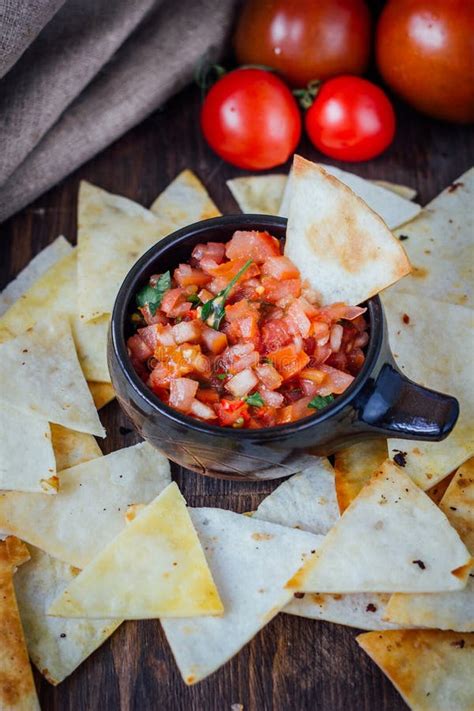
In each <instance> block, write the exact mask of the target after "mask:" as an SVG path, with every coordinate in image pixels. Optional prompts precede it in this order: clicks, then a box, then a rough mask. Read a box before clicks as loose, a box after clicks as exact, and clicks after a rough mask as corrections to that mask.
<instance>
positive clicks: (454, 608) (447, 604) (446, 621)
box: [385, 459, 474, 632]
mask: <svg viewBox="0 0 474 711" xmlns="http://www.w3.org/2000/svg"><path fill="white" fill-rule="evenodd" d="M440 508H441V510H442V511H444V513H445V514H446V517H447V518H448V519H449V521H450V523H451V525H452V526H454V528H455V529H456V530H457V532H458V533H459V536H460V537H461V539H462V541H463V542H464V544H465V545H466V547H467V549H468V550H469V552H470V553H471V555H472V556H473V557H474V459H471V460H469V462H466V464H464V466H462V467H461V468H460V469H458V471H457V472H456V474H455V476H454V478H453V480H452V481H451V484H450V485H449V487H448V488H447V490H446V493H445V495H444V497H443V499H442V501H441V504H440ZM385 615H386V618H387V619H388V620H393V621H395V622H401V623H402V624H404V625H405V626H410V627H436V628H438V629H442V630H455V631H457V632H474V569H472V570H471V572H470V574H469V578H468V581H467V585H466V587H465V588H464V590H458V591H456V592H452V593H435V594H431V595H428V594H425V595H402V594H398V595H392V597H391V598H390V602H389V604H388V606H387V609H386V611H385Z"/></svg>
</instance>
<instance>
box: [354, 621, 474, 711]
mask: <svg viewBox="0 0 474 711" xmlns="http://www.w3.org/2000/svg"><path fill="white" fill-rule="evenodd" d="M356 639H357V642H358V643H359V645H360V646H361V647H362V649H363V650H364V652H366V653H367V654H368V655H369V657H370V658H371V659H372V660H373V661H374V662H375V663H376V664H377V666H378V667H379V668H380V669H381V670H382V671H383V673H384V674H386V676H388V678H389V679H390V681H391V682H392V684H393V685H394V686H395V688H396V689H397V691H398V692H399V693H400V694H401V695H402V697H403V698H404V700H405V701H406V703H407V704H408V706H409V707H410V709H412V711H472V709H473V704H474V674H473V673H472V670H473V669H474V634H473V633H471V634H459V633H456V632H440V631H438V630H403V631H400V632H397V631H395V630H392V631H388V632H368V633H367V634H361V635H359V636H358V637H357V638H356Z"/></svg>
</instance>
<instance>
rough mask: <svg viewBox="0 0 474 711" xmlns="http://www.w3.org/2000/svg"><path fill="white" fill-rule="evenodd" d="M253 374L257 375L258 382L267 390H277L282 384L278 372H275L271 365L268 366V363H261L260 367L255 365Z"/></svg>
mask: <svg viewBox="0 0 474 711" xmlns="http://www.w3.org/2000/svg"><path fill="white" fill-rule="evenodd" d="M255 372H256V373H257V376H258V379H259V380H260V382H261V383H263V385H264V386H265V388H267V389H268V390H277V389H278V388H279V387H280V385H281V384H282V382H283V379H282V377H281V375H280V373H279V372H278V370H276V368H274V367H273V365H270V364H269V363H262V365H257V367H256V368H255Z"/></svg>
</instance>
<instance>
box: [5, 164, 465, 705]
mask: <svg viewBox="0 0 474 711" xmlns="http://www.w3.org/2000/svg"><path fill="white" fill-rule="evenodd" d="M328 169H329V170H328V171H326V170H324V169H322V168H321V167H320V166H317V165H315V164H312V163H309V162H308V161H305V160H303V159H302V158H299V157H295V162H294V167H293V170H292V173H291V177H290V179H289V180H287V178H286V176H281V175H272V176H258V177H251V178H239V179H237V180H235V181H230V185H229V187H230V188H231V190H232V193H233V195H234V197H235V198H236V200H237V202H238V203H239V205H240V206H241V207H242V209H243V210H244V211H250V212H254V213H268V214H272V213H273V214H278V213H279V214H287V215H288V220H289V222H288V232H287V242H286V248H285V251H286V254H288V255H289V256H290V257H291V258H292V259H293V261H294V262H295V263H296V264H297V266H298V267H299V269H300V271H301V272H302V274H303V276H304V278H306V279H307V281H308V282H309V283H310V284H311V286H312V287H313V288H314V289H316V290H317V291H318V292H319V293H320V295H321V300H322V301H323V302H333V301H338V300H339V301H340V300H346V301H348V302H349V303H353V304H355V303H360V302H363V301H364V300H366V299H367V298H369V297H370V296H372V295H373V294H376V293H378V292H380V291H381V290H384V295H383V301H384V305H385V308H386V311H387V316H388V321H389V330H390V340H391V344H392V349H393V351H394V354H395V357H396V359H397V361H398V363H399V366H400V367H401V368H402V369H403V370H404V372H406V374H407V375H408V376H409V377H412V378H413V379H415V380H418V381H419V382H421V383H422V384H424V385H427V386H429V387H432V388H435V389H439V390H445V391H446V392H449V393H452V394H454V395H456V396H457V397H458V399H459V401H460V404H461V417H460V419H459V422H458V424H457V425H456V427H455V429H454V431H453V433H452V434H451V435H450V436H449V437H448V438H447V440H445V441H444V442H441V443H436V444H426V443H421V444H420V443H412V442H404V441H400V440H390V441H389V442H388V444H387V443H386V442H376V443H372V442H370V443H364V444H360V445H356V446H353V447H350V448H348V449H346V450H343V451H341V452H338V453H337V455H336V457H335V461H334V467H333V466H332V465H331V463H330V462H329V461H328V460H327V459H326V458H319V457H313V456H303V457H300V459H299V460H298V463H297V466H296V465H295V472H296V473H295V474H294V476H292V477H291V478H290V479H288V480H286V481H285V482H283V483H282V484H280V485H279V486H278V487H276V488H275V490H274V492H273V493H272V494H271V495H270V496H268V497H267V498H266V499H264V500H263V501H262V502H261V504H260V506H259V507H258V509H257V511H255V512H253V513H252V514H251V515H242V514H237V513H233V512H231V511H227V510H223V509H217V508H199V509H188V508H187V507H186V503H185V501H184V499H183V497H182V496H181V494H180V492H179V490H178V487H177V486H176V484H174V483H171V479H170V469H169V463H168V462H167V460H166V459H165V458H164V457H163V456H162V455H161V454H159V453H158V452H157V451H155V450H154V449H153V448H151V447H150V446H149V445H148V444H146V443H141V444H138V445H135V446H133V447H129V448H127V449H122V450H119V451H116V452H113V453H111V454H108V455H106V456H102V453H101V450H100V448H99V447H98V444H97V442H96V440H95V438H94V435H97V436H101V437H102V436H104V434H105V433H104V430H103V428H102V426H101V424H100V421H99V419H98V416H97V409H100V407H102V406H103V405H105V404H106V403H107V402H108V401H110V400H111V399H112V398H113V391H112V388H111V385H110V381H109V375H108V371H107V366H106V360H105V340H106V332H107V327H108V322H109V319H110V314H111V310H112V306H113V302H114V298H115V295H116V293H117V290H118V288H119V286H120V283H121V281H122V280H123V278H124V276H125V274H126V273H127V271H128V269H129V268H130V267H131V266H132V264H133V263H134V262H135V261H136V259H137V258H138V257H139V256H140V255H141V254H142V253H143V252H144V251H145V250H146V249H147V248H148V247H149V246H151V245H152V244H154V243H155V242H156V241H157V240H158V239H160V238H161V237H163V236H164V235H166V234H168V233H169V232H171V231H173V230H174V229H177V228H179V227H181V226H183V225H185V224H188V223H191V222H195V221H197V220H199V219H205V218H207V217H212V216H217V215H219V214H220V213H219V211H218V210H217V208H216V207H215V205H214V204H213V203H212V201H211V200H210V198H209V195H208V194H207V192H206V190H205V188H204V187H203V186H202V185H201V183H200V182H199V181H198V180H197V178H196V177H195V176H194V175H193V174H192V173H190V171H184V172H183V173H181V174H180V175H179V176H178V177H177V178H176V180H175V181H173V182H172V183H171V185H170V186H169V187H168V188H167V189H166V190H165V191H164V192H163V193H162V194H161V195H160V196H159V197H158V198H157V200H155V202H154V203H153V205H152V207H151V210H150V211H149V210H146V209H145V208H143V207H142V206H140V205H137V204H136V203H133V202H132V201H130V200H127V199H125V198H123V197H119V196H115V195H111V194H109V193H107V192H105V191H103V190H101V189H99V188H96V187H94V186H92V185H89V184H87V183H83V184H82V185H81V189H80V194H79V204H78V218H79V219H78V222H79V229H78V246H77V247H76V248H73V247H71V246H70V244H69V243H68V242H67V241H66V240H65V239H64V238H63V237H60V238H58V239H57V240H56V241H55V242H53V243H52V244H51V245H50V246H49V247H48V248H47V249H45V250H44V251H43V252H41V253H40V255H38V256H37V257H35V259H34V260H33V261H32V262H31V263H30V265H29V266H28V267H27V268H26V269H25V270H24V271H23V272H22V273H21V274H20V275H19V276H18V277H17V279H15V281H13V282H12V283H11V284H10V285H9V286H8V287H7V288H6V289H5V290H4V292H3V294H1V295H0V314H1V315H0V402H1V410H0V489H2V490H3V492H2V493H1V494H0V532H2V533H3V534H4V536H6V538H5V540H4V541H2V542H0V587H1V591H0V593H1V594H0V600H1V601H2V605H3V607H2V611H1V614H0V642H1V644H0V706H1V707H2V708H6V709H30V708H31V709H37V708H38V701H37V698H36V692H35V688H34V682H33V677H32V674H31V670H30V667H29V662H28V655H29V657H30V659H31V660H32V661H33V663H34V664H35V666H36V667H37V668H38V670H39V671H40V672H41V673H42V674H43V675H44V676H45V677H46V678H47V679H48V680H49V681H50V682H51V683H53V684H58V683H59V682H61V681H62V680H63V679H64V678H66V677H67V676H68V675H69V674H71V673H72V672H73V671H74V669H76V667H77V666H78V665H79V664H81V662H82V661H83V660H84V659H86V658H87V657H88V656H89V655H90V654H91V653H92V652H93V651H94V650H95V649H96V648H97V647H98V646H99V645H100V644H102V643H103V642H104V640H106V639H107V638H108V637H109V636H110V635H111V634H112V633H113V632H114V630H115V629H116V628H117V627H118V626H119V625H120V624H121V623H122V621H123V620H126V619H155V620H156V619H160V620H161V624H162V626H163V629H164V631H165V634H166V637H167V639H168V642H169V645H170V648H171V651H172V652H173V655H174V657H175V660H176V663H177V665H178V667H179V669H180V672H181V674H182V676H183V679H184V681H185V682H186V683H187V684H193V683H196V682H198V681H200V680H202V679H204V678H206V677H207V676H208V675H209V674H211V673H212V672H214V671H215V670H217V669H218V668H219V667H220V666H222V665H223V664H224V663H225V662H226V661H228V660H229V659H231V658H232V657H233V656H234V655H235V654H236V653H237V652H238V651H239V650H240V649H241V648H242V647H243V646H244V645H245V644H246V643H247V642H249V641H250V640H251V639H252V638H253V637H254V636H255V635H256V634H257V633H258V631H259V630H260V629H262V627H264V626H265V625H266V624H267V623H268V622H269V621H270V620H271V619H272V618H273V617H274V616H275V615H276V614H278V613H279V612H281V611H282V612H285V613H287V614H292V615H299V616H303V617H307V618H313V619H319V620H327V621H330V622H334V623H338V624H343V625H348V626H352V627H357V628H359V629H364V630H368V633H366V634H362V635H360V636H359V637H358V638H357V641H358V643H359V644H360V646H361V647H362V649H364V650H365V651H366V652H367V654H369V655H370V656H371V657H372V658H373V659H374V661H375V662H376V664H378V665H379V666H380V668H381V669H382V670H383V671H384V672H385V673H386V674H387V675H388V676H389V678H390V679H391V680H392V682H393V683H394V684H395V686H396V687H397V689H398V690H399V691H400V693H401V694H402V696H403V697H404V698H405V700H406V701H407V703H408V705H409V706H410V707H411V708H412V709H417V710H421V709H443V711H451V710H452V711H467V710H468V709H471V711H472V708H473V706H474V680H473V676H474V675H473V674H472V669H473V666H474V577H473V576H474V572H473V568H472V567H471V566H472V565H473V558H472V556H474V540H473V526H474V483H473V482H474V459H469V458H470V457H472V455H473V454H474V451H473V436H472V430H471V429H470V428H471V422H472V416H473V407H474V392H473V391H474V383H473V374H472V372H471V370H470V369H469V367H468V364H467V361H468V359H467V357H466V348H465V345H466V338H467V337H468V335H467V334H468V333H471V334H472V331H470V329H471V328H472V320H471V319H472V312H471V310H470V307H471V306H472V303H471V301H470V291H469V289H470V281H469V279H468V276H467V269H468V265H469V264H470V261H469V254H468V249H469V237H470V235H471V234H472V224H470V223H469V215H470V199H471V192H472V183H473V172H472V171H470V172H468V173H467V174H466V175H464V176H462V177H461V178H460V179H459V181H457V182H456V183H454V184H453V185H452V186H450V188H448V189H447V190H446V191H445V192H444V193H443V194H442V195H440V196H439V197H438V198H436V199H435V200H434V201H433V202H432V203H431V204H430V205H429V206H428V207H427V208H425V209H423V210H421V208H420V207H419V206H418V205H416V204H415V203H413V202H412V201H411V199H412V198H413V197H414V193H413V191H411V190H410V189H409V188H405V187H403V186H395V185H392V184H389V183H382V182H380V181H379V182H377V183H375V182H374V183H370V182H368V181H365V180H362V179H361V178H358V177H357V176H354V175H352V174H349V173H344V172H342V171H338V170H336V169H334V168H329V167H328ZM341 181H342V182H341ZM406 223H407V224H406ZM389 228H390V229H389ZM391 230H395V232H394V233H392V231H391ZM405 249H406V251H407V252H408V255H409V257H410V259H411V260H412V262H413V268H411V266H410V262H409V260H408V258H407V255H406V253H405ZM471 263H472V262H471ZM103 274H107V279H103ZM402 277H404V278H403V279H402ZM395 283H396V285H395ZM392 285H393V286H392ZM427 354H429V357H427ZM87 386H88V387H87ZM94 402H95V407H94ZM398 455H399V456H398ZM296 470H297V471H296ZM137 580H139V581H140V583H139V584H137V583H136V581H137Z"/></svg>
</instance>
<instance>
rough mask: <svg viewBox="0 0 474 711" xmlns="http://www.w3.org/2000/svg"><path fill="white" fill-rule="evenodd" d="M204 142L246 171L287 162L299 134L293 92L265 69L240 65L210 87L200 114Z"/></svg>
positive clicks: (298, 118)
mask: <svg viewBox="0 0 474 711" xmlns="http://www.w3.org/2000/svg"><path fill="white" fill-rule="evenodd" d="M201 126H202V130H203V133H204V137H205V139H206V141H207V142H208V143H209V145H210V146H211V148H212V149H213V150H214V151H215V152H216V153H217V155H219V156H220V157H221V158H223V159H224V160H226V161H228V162H229V163H232V164H233V165H236V166H238V167H239V168H245V169H246V170H265V169H267V168H273V167H274V166H275V165H280V164H281V163H285V161H286V160H288V158H289V157H290V155H291V154H292V153H293V152H294V150H295V148H296V146H297V144H298V141H299V139H300V136H301V115H300V112H299V108H298V104H297V103H296V100H295V98H294V97H293V95H292V93H291V91H290V90H289V89H288V87H287V86H285V84H284V83H283V82H282V81H281V79H279V78H278V77H277V76H275V74H272V73H271V72H267V71H264V70H263V69H236V70H235V71H233V72H230V73H229V74H226V75H225V76H223V77H222V78H221V79H219V81H218V82H217V83H216V84H214V86H213V87H212V88H211V90H210V91H209V93H208V95H207V96H206V98H205V100H204V104H203V107H202V112H201Z"/></svg>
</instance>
